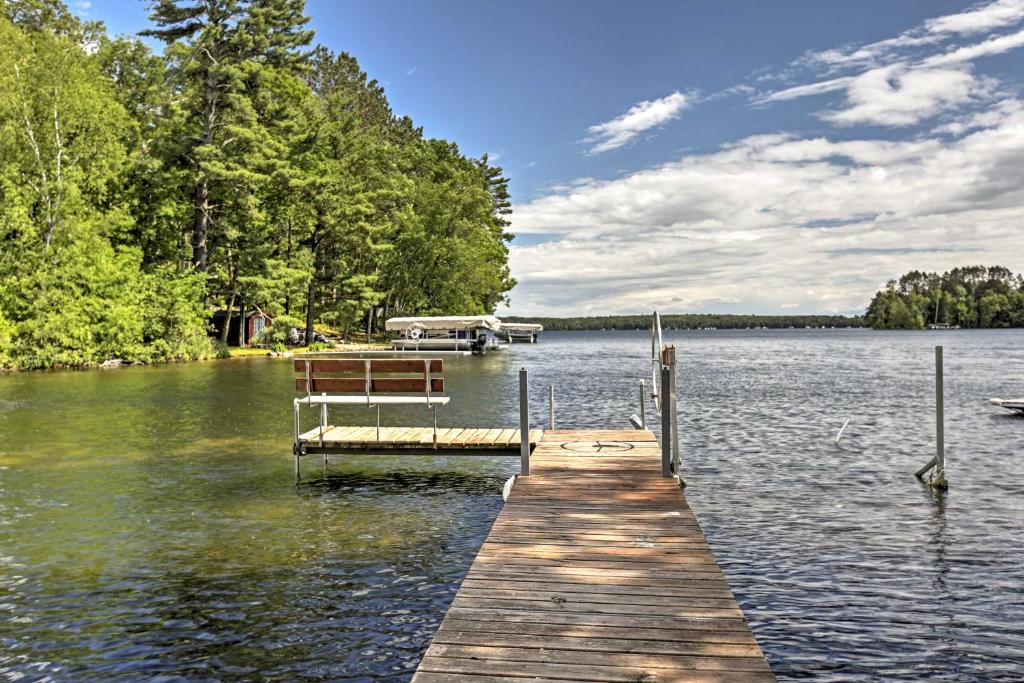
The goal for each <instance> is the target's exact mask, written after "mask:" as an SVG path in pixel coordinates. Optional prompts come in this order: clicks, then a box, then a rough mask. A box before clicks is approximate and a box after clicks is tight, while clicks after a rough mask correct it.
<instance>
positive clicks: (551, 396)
mask: <svg viewBox="0 0 1024 683" xmlns="http://www.w3.org/2000/svg"><path fill="white" fill-rule="evenodd" d="M548 408H549V409H550V410H551V419H550V420H549V421H548V424H550V425H551V426H550V427H549V429H551V430H552V431H554V429H555V385H554V384H552V385H550V386H548Z"/></svg>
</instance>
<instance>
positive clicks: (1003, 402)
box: [989, 398, 1024, 415]
mask: <svg viewBox="0 0 1024 683" xmlns="http://www.w3.org/2000/svg"><path fill="white" fill-rule="evenodd" d="M989 400H990V401H991V403H992V405H994V406H999V407H1000V408H1006V409H1007V410H1012V411H1014V412H1017V413H1020V414H1022V415H1024V398H993V399H989Z"/></svg>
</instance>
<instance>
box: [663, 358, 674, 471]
mask: <svg viewBox="0 0 1024 683" xmlns="http://www.w3.org/2000/svg"><path fill="white" fill-rule="evenodd" d="M661 476H663V477H671V476H672V377H671V373H670V371H669V368H668V366H667V365H662V366H661Z"/></svg>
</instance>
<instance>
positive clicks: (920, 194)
mask: <svg viewBox="0 0 1024 683" xmlns="http://www.w3.org/2000/svg"><path fill="white" fill-rule="evenodd" d="M1021 21H1024V0H1021V1H1020V2H1017V1H1009V0H1001V1H998V2H992V3H988V4H985V5H979V6H975V7H973V8H970V9H968V10H966V11H964V12H960V13H957V14H952V15H948V16H945V17H937V18H935V19H931V20H929V21H927V22H925V23H923V24H922V25H921V26H919V27H916V28H914V29H912V30H910V31H908V32H906V33H904V34H901V35H899V36H897V37H895V38H893V39H890V40H888V41H881V42H878V43H873V44H870V45H864V46H846V47H841V48H836V49H835V50H830V51H826V52H821V53H814V54H810V55H805V56H804V57H802V58H801V60H800V61H799V63H798V64H795V65H794V68H797V69H804V74H805V76H806V77H807V78H806V82H804V83H796V84H790V85H789V86H788V87H786V88H782V89H780V90H777V91H774V92H769V93H767V94H766V93H763V92H762V93H754V94H750V93H749V89H744V88H733V89H732V90H734V91H735V92H737V93H739V94H740V95H741V96H749V97H750V98H751V102H752V103H754V104H755V105H756V106H772V105H773V104H774V103H777V102H781V101H785V100H792V99H798V98H803V97H809V96H823V97H828V98H831V99H832V100H834V101H830V102H826V103H824V104H823V105H822V106H823V108H821V109H820V110H818V111H817V112H816V114H815V115H816V116H817V117H819V118H820V119H821V120H823V121H825V122H827V123H829V124H832V125H835V126H837V127H841V130H842V131H843V134H842V136H839V135H836V136H832V135H826V136H819V137H802V136H799V135H794V134H790V133H786V132H778V133H772V134H766V135H755V136H751V137H746V138H744V139H741V140H738V141H735V142H732V143H729V144H725V145H722V146H721V147H720V148H719V149H717V150H714V151H712V152H710V153H705V154H689V155H685V156H682V157H680V158H677V159H674V160H672V161H669V162H667V163H663V164H661V165H658V166H655V167H652V168H647V169H643V170H640V171H637V172H633V173H630V174H628V175H625V176H624V177H620V178H614V179H605V180H600V179H592V178H586V179H579V180H576V181H571V182H566V183H564V184H563V185H562V186H560V187H556V188H553V189H552V190H551V191H550V192H549V193H548V194H546V195H544V196H541V197H538V198H536V199H535V200H533V201H531V202H529V203H527V204H524V205H519V206H517V207H516V210H515V213H514V214H513V231H515V232H519V233H527V234H529V233H534V234H545V235H547V234H555V235H557V238H556V239H554V240H551V241H546V242H542V243H539V244H532V245H529V246H523V247H518V246H514V247H513V249H512V269H513V273H514V274H515V276H516V277H517V278H518V279H519V282H520V283H521V284H520V286H519V287H518V288H517V289H516V290H515V292H514V293H513V310H514V311H516V312H522V313H534V314H551V315H573V314H588V313H590V314H598V313H617V312H642V311H649V310H652V309H654V308H660V309H663V310H673V311H709V310H711V311H729V310H734V311H756V312H779V313H781V312H793V311H803V312H837V313H849V312H859V311H862V310H863V308H864V306H865V305H866V304H867V302H868V300H869V298H870V296H871V295H872V294H873V293H874V291H875V290H876V289H877V288H878V287H880V286H881V285H882V284H884V282H885V281H886V280H887V279H888V278H890V277H892V276H894V275H898V274H900V273H902V272H905V271H906V270H909V269H912V268H921V269H929V270H940V271H941V270H945V269H947V268H951V267H954V266H958V265H964V264H975V263H986V264H1001V265H1005V266H1007V267H1009V268H1011V269H1015V270H1024V233H1022V231H1021V229H1020V228H1021V226H1022V225H1024V101H1022V100H1021V99H1020V98H1019V97H1018V96H1017V95H1016V94H1015V92H1014V91H1013V90H1012V89H1008V88H1006V87H1004V84H1001V83H999V82H998V81H996V80H995V79H993V78H990V77H986V76H982V75H979V74H978V73H976V72H975V70H974V65H973V64H972V62H973V61H974V60H976V59H979V58H981V57H984V56H988V55H994V54H1002V53H1005V52H1008V51H1010V50H1013V49H1017V48H1018V47H1020V46H1022V45H1024V35H1022V34H1024V31H1015V30H1013V29H1014V28H1015V27H1016V24H1018V23H1020V22H1021ZM990 31H1001V33H998V34H994V35H985V34H986V32H990ZM965 40H966V41H967V42H962V41H965ZM823 75H827V76H828V77H827V78H821V76H823ZM670 97H671V96H670ZM680 97H682V96H680ZM664 99H667V98H663V100H664ZM663 100H656V101H654V102H644V103H640V104H639V105H636V106H635V107H633V108H632V109H631V110H630V111H629V112H627V113H626V114H624V115H623V116H621V117H618V118H617V119H614V120H613V121H610V122H608V123H607V124H601V125H600V126H595V127H593V128H592V129H591V131H592V132H594V133H595V135H596V134H598V133H600V134H601V135H602V137H601V141H599V142H597V143H596V144H595V151H596V152H600V151H605V150H606V149H613V148H614V147H617V146H621V145H622V144H625V143H626V142H628V141H629V140H630V139H632V138H633V137H635V136H636V135H637V134H639V132H640V131H642V130H647V129H649V128H651V127H654V126H656V125H659V123H660V122H663V121H665V120H669V119H670V118H673V117H674V116H676V115H678V112H679V111H681V109H682V108H683V107H684V106H685V98H684V99H683V100H681V101H680V100H676V103H677V107H676V108H675V109H673V107H669V106H663V105H662V106H655V105H656V103H659V102H662V101H663ZM680 102H682V104H680ZM668 111H673V113H671V114H669V113H665V112H668ZM648 112H649V113H648ZM936 118H938V121H934V122H932V123H931V124H930V128H929V127H928V125H929V121H930V120H932V119H936ZM650 121H657V122H655V123H649V122H650ZM865 125H870V126H879V127H882V128H883V131H882V132H881V133H880V134H870V133H869V131H870V130H871V129H863V126H865ZM853 126H861V127H862V128H861V129H859V130H855V131H854V132H853V134H852V135H851V127H853ZM893 130H900V131H909V132H907V133H904V134H903V136H902V138H899V137H897V138H896V139H894V136H893V135H892V134H891V131H893ZM634 131H635V132H634Z"/></svg>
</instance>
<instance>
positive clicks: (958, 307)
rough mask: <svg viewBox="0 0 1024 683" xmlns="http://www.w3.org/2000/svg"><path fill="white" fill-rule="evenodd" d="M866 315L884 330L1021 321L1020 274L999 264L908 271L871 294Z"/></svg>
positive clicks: (1023, 308) (1023, 287)
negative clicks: (936, 271)
mask: <svg viewBox="0 0 1024 683" xmlns="http://www.w3.org/2000/svg"><path fill="white" fill-rule="evenodd" d="M866 319H867V322H868V325H870V326H871V327H873V328H875V329H884V330H894V329H898V330H920V329H923V328H925V327H926V326H928V325H938V326H947V325H948V326H950V327H954V326H955V327H961V328H964V329H967V328H992V327H1024V277H1022V276H1021V275H1016V274H1014V273H1013V272H1011V271H1010V270H1009V269H1007V268H1003V267H1002V266H988V267H986V266H968V267H964V268H954V269H953V270H950V271H949V272H946V273H942V274H941V275H939V274H938V273H923V272H921V271H917V270H915V271H911V272H909V273H907V274H906V275H904V276H903V277H901V278H900V279H898V280H890V281H889V283H888V284H887V285H886V286H885V288H884V289H882V290H880V291H879V292H878V293H877V294H875V296H874V298H873V299H872V300H871V303H870V304H869V305H868V310H867V315H866Z"/></svg>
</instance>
